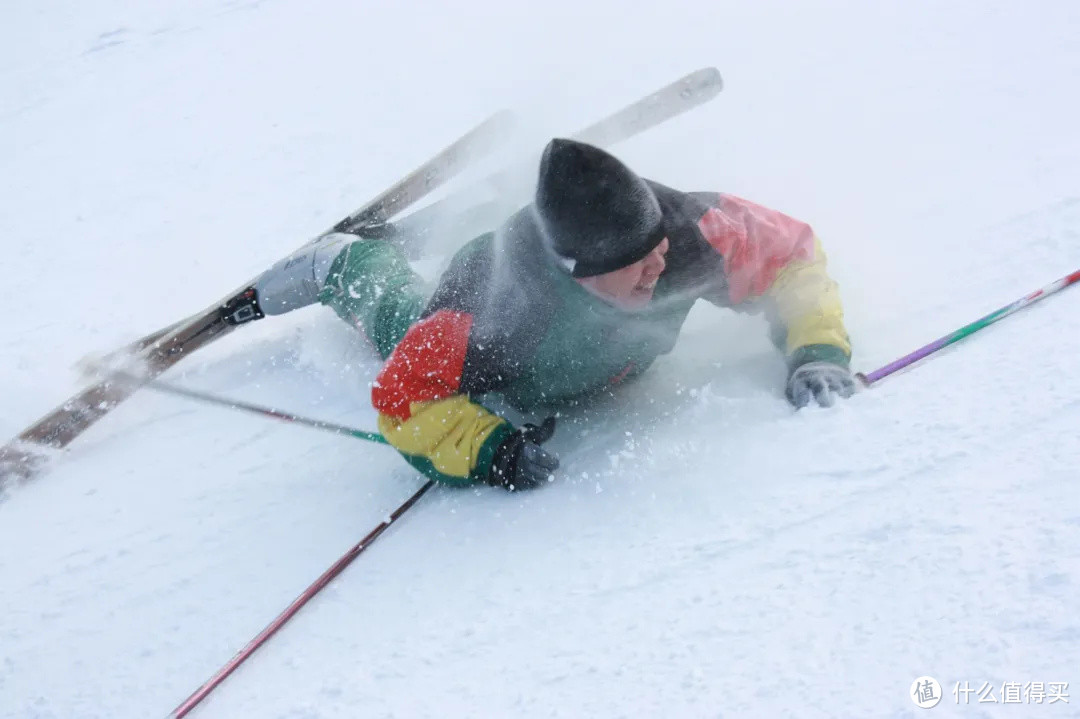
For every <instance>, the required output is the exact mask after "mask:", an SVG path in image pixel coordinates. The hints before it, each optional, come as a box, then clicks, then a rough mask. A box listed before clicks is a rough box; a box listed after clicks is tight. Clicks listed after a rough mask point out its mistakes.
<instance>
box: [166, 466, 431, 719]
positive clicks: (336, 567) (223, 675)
mask: <svg viewBox="0 0 1080 719" xmlns="http://www.w3.org/2000/svg"><path fill="white" fill-rule="evenodd" d="M434 484H435V482H434V480H430V479H429V480H428V481H427V483H426V484H424V486H422V487H421V488H420V489H418V490H417V491H416V493H415V494H413V496H411V497H409V498H408V499H407V500H405V503H404V504H402V505H401V506H400V507H398V508H397V509H396V510H394V513H393V514H391V515H390V516H389V517H388V518H387V519H386V520H385V521H383V522H382V523H380V524H379V526H377V527H375V529H373V530H371V532H370V533H369V534H368V535H367V536H366V537H364V538H363V539H361V540H360V541H359V542H358V543H357V544H356V545H355V546H354V547H352V548H351V549H350V550H349V551H347V552H345V554H343V555H342V556H341V558H340V559H338V560H337V561H336V562H334V563H333V564H332V565H331V566H330V568H329V569H327V570H326V571H325V572H323V573H322V575H321V576H320V577H319V578H318V579H316V580H315V581H314V582H312V584H311V586H309V587H308V588H307V589H305V590H304V592H303V593H302V594H301V595H300V596H299V597H297V598H296V599H294V600H293V602H292V604H290V605H289V606H288V607H286V608H285V611H283V612H282V613H281V614H279V615H278V616H277V617H275V618H274V621H272V622H270V623H269V624H267V625H266V628H265V629H263V630H262V631H261V632H259V633H258V634H257V635H256V636H255V638H254V639H252V640H251V641H250V642H248V643H247V645H246V646H245V647H244V648H243V649H241V650H240V651H239V652H237V653H236V655H235V656H234V657H233V658H232V659H230V660H229V661H228V662H227V663H226V664H225V666H223V667H221V669H218V670H217V672H215V673H214V675H213V676H212V677H210V678H209V679H207V680H206V681H205V682H204V683H203V684H202V686H200V687H199V688H198V689H196V690H195V691H194V692H192V693H191V696H189V697H188V698H187V699H185V700H184V701H182V702H181V703H180V705H179V706H177V707H176V708H175V709H173V710H172V712H171V713H170V714H169V719H183V717H185V716H187V715H188V713H190V712H191V710H192V709H194V708H195V707H196V706H198V705H199V702H201V701H202V700H203V699H205V698H206V697H207V696H208V695H209V694H210V692H212V691H214V689H216V688H217V687H218V685H220V684H221V683H222V682H223V681H225V680H226V679H227V678H228V677H229V675H230V674H232V673H233V672H234V671H236V669H237V667H239V666H240V665H241V664H243V663H244V661H246V660H247V658H248V657H250V656H251V655H252V654H253V653H254V652H255V650H256V649H258V648H259V647H261V646H262V645H263V644H265V643H266V641H267V640H268V639H269V638H270V637H272V636H274V634H276V633H277V631H278V630H279V629H281V627H283V626H284V625H285V622H287V621H289V620H290V619H292V618H293V615H295V614H296V613H297V612H299V611H300V610H301V609H302V608H303V606H304V605H305V604H307V603H308V601H310V600H311V598H312V597H314V596H315V595H316V594H318V593H319V591H320V590H321V589H323V588H324V587H325V586H326V585H327V584H329V583H330V582H331V581H333V579H334V578H335V577H336V576H338V575H339V574H341V573H342V572H343V571H345V568H346V567H347V566H349V564H351V563H352V561H353V560H354V559H356V558H357V557H358V556H360V553H361V552H363V551H364V550H365V549H367V548H368V546H369V545H370V544H371V543H372V542H374V541H375V540H376V539H377V538H378V536H379V535H380V534H382V533H383V532H385V531H386V529H387V527H389V526H390V525H391V524H393V523H394V522H395V521H397V519H398V518H399V517H401V515H403V514H405V512H407V511H408V510H409V508H410V507H412V506H413V505H414V504H416V503H417V501H419V500H420V498H421V497H423V496H424V493H425V492H427V491H428V490H429V489H431V487H432V486H433V485H434Z"/></svg>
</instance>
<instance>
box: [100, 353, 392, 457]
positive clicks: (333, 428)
mask: <svg viewBox="0 0 1080 719" xmlns="http://www.w3.org/2000/svg"><path fill="white" fill-rule="evenodd" d="M107 374H108V375H110V376H112V377H114V378H116V379H118V380H121V381H123V382H132V383H135V384H139V385H142V386H145V387H147V388H149V389H152V390H155V391H157V392H161V393H163V394H171V395H173V396H176V397H185V398H187V399H192V400H195V401H197V402H203V403H205V404H212V405H215V406H217V407H227V408H229V409H235V410H240V411H242V412H250V413H251V414H257V415H261V416H263V417H270V418H271V419H279V420H282V421H283V422H292V423H293V424H299V425H303V426H305V427H313V428H315V429H321V430H325V431H327V432H333V433H334V434H340V435H343V436H346V437H355V438H356V439H363V440H367V441H368V442H377V443H379V444H386V443H387V442H386V440H385V439H384V438H383V436H382V435H381V434H379V433H377V432H367V431H364V430H362V429H353V428H352V427H346V426H345V425H341V424H334V423H333V422H324V421H322V420H320V419H310V418H308V417H301V416H300V415H297V414H292V413H291V412H282V411H281V410H277V409H274V408H272V407H263V406H262V405H257V404H252V403H250V402H241V401H240V400H235V399H228V398H225V397H219V396H217V395H213V394H210V393H208V392H199V391H197V390H193V389H187V388H186V387H178V386H177V385H174V384H170V383H169V382H163V381H162V380H156V379H154V380H146V379H145V378H143V377H139V376H138V375H134V374H131V373H128V372H121V371H117V370H108V371H107Z"/></svg>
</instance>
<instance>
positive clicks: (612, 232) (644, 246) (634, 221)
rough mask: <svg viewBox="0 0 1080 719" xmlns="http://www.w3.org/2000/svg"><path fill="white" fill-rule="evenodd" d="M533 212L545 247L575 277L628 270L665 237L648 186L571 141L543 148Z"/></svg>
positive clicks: (588, 147) (614, 161)
mask: <svg viewBox="0 0 1080 719" xmlns="http://www.w3.org/2000/svg"><path fill="white" fill-rule="evenodd" d="M536 211H537V215H538V216H539V219H540V225H541V229H542V230H543V231H544V234H545V235H546V240H547V242H548V247H549V248H550V249H551V250H552V251H553V252H554V253H555V255H556V256H557V258H558V260H559V262H560V264H561V265H562V266H563V267H565V268H566V269H567V270H568V271H569V272H570V273H571V274H572V275H573V276H574V277H591V276H593V275H602V274H604V273H605V272H611V271H612V270H617V269H619V268H621V267H626V266H627V265H630V264H633V263H634V262H637V261H638V260H640V259H643V258H644V257H645V256H646V255H648V254H649V253H650V252H652V251H653V248H655V247H656V246H657V245H659V244H660V242H661V241H662V240H663V239H664V227H663V222H662V218H663V213H662V212H661V210H660V203H659V202H657V200H656V195H654V194H653V191H652V189H651V188H650V187H649V185H648V184H647V183H646V182H645V181H644V180H643V179H641V178H640V177H638V175H637V174H635V173H634V171H633V170H631V169H630V168H629V167H627V166H626V165H624V164H623V163H621V162H619V160H617V159H615V158H614V157H612V156H611V155H609V154H608V153H606V152H604V151H603V150H601V149H599V148H597V147H593V146H592V145H586V144H585V143H582V142H574V141H573V140H560V139H555V140H552V141H551V142H549V143H548V146H547V147H546V148H545V149H544V156H543V157H542V158H541V160H540V179H539V181H538V182H537V186H536Z"/></svg>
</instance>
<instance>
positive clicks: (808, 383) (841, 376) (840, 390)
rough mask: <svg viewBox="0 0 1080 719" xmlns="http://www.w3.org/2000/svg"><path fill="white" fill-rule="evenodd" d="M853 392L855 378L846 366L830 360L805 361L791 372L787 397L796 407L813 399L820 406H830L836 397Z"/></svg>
mask: <svg viewBox="0 0 1080 719" xmlns="http://www.w3.org/2000/svg"><path fill="white" fill-rule="evenodd" d="M853 394H855V378H854V377H852V376H851V372H850V370H848V368H847V367H842V366H841V365H838V364H833V363H832V362H807V363H806V364H803V365H799V366H798V367H796V368H795V369H794V370H792V372H791V376H790V377H789V378H788V383H787V398H788V401H789V402H791V404H793V405H795V408H796V409H799V408H801V407H805V406H806V405H808V404H810V400H811V399H814V400H815V401H816V402H817V403H818V405H819V406H821V407H831V406H832V405H833V402H835V401H836V397H837V396H840V397H843V398H844V399H847V398H848V397H850V396H851V395H853Z"/></svg>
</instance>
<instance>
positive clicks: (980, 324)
mask: <svg viewBox="0 0 1080 719" xmlns="http://www.w3.org/2000/svg"><path fill="white" fill-rule="evenodd" d="M1077 281H1080V270H1077V271H1076V272H1073V273H1072V274H1071V275H1066V276H1065V277H1062V278H1061V279H1060V280H1058V281H1056V282H1052V283H1050V284H1049V285H1047V286H1046V287H1043V288H1041V289H1038V290H1036V291H1034V292H1032V293H1031V294H1029V295H1027V296H1025V297H1021V298H1020V299H1018V300H1016V301H1015V302H1012V303H1011V304H1008V305H1005V306H1004V307H1002V308H1001V309H999V310H996V311H994V312H991V313H990V314H988V315H986V316H985V317H981V318H979V319H977V320H975V321H974V322H972V323H971V324H968V325H964V326H963V327H961V328H960V329H958V330H956V331H955V332H952V333H950V334H947V335H945V336H944V337H941V338H939V339H936V340H934V341H933V342H931V343H930V344H928V345H925V346H923V347H920V348H919V349H917V350H915V351H914V352H912V353H911V354H908V355H904V356H903V357H901V358H900V359H898V360H895V361H893V362H890V363H889V364H887V365H885V366H884V367H882V368H880V369H876V370H874V371H873V372H867V373H865V374H864V373H862V372H860V373H858V374H856V375H855V376H856V377H858V378H859V380H861V381H862V383H863V384H864V385H865V386H867V387H869V386H870V385H872V384H873V383H874V382H877V381H878V380H881V379H883V378H885V377H888V376H889V375H891V374H893V373H894V372H898V371H899V370H902V369H903V368H905V367H907V366H909V365H912V364H914V363H916V362H918V361H919V360H921V359H924V358H925V357H928V356H930V355H932V354H934V353H935V352H937V351H938V350H941V349H943V348H945V347H948V346H949V345H951V344H954V343H956V342H959V341H960V340H962V339H964V338H965V337H970V336H971V335H973V334H975V333H976V332H978V331H979V330H981V329H983V328H984V327H988V326H990V325H992V324H994V323H995V322H997V321H998V320H1002V319H1004V318H1006V317H1008V316H1009V315H1011V314H1013V313H1014V312H1018V311H1020V310H1022V309H1024V308H1025V307H1028V306H1030V305H1033V304H1035V303H1036V302H1038V301H1039V300H1041V299H1044V298H1046V297H1049V296H1050V295H1052V294H1054V293H1055V292H1059V291H1061V290H1063V289H1065V288H1066V287H1068V286H1069V285H1071V284H1074V283H1075V282H1077Z"/></svg>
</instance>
